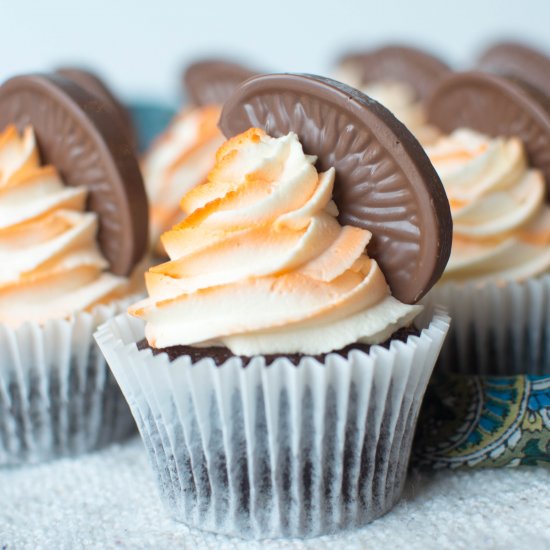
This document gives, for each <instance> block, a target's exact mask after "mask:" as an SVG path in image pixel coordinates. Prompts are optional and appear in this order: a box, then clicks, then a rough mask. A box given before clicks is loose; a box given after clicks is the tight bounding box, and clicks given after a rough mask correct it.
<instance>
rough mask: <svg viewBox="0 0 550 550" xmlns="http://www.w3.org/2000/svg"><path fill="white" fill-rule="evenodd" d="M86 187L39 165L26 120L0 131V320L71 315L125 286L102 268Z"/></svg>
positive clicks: (16, 321)
mask: <svg viewBox="0 0 550 550" xmlns="http://www.w3.org/2000/svg"><path fill="white" fill-rule="evenodd" d="M86 194H87V191H86V188H84V187H68V186H65V185H64V184H63V182H62V181H61V179H60V177H59V174H58V173H57V171H56V169H55V168H54V167H53V166H41V165H40V158H39V154H38V149H37V146H36V142H35V138H34V133H33V130H32V128H30V127H27V128H25V130H24V132H23V134H22V135H20V134H19V132H18V131H17V129H16V128H15V127H14V126H9V127H8V128H7V129H6V130H5V131H4V132H2V133H1V134H0V322H2V323H5V324H8V325H10V326H17V325H19V324H21V323H22V322H24V321H35V322H39V323H42V322H45V321H47V320H48V319H56V318H64V317H69V316H70V315H71V314H74V313H75V312H78V311H83V310H87V309H89V308H91V307H93V306H94V305H96V304H99V303H102V302H107V301H110V300H111V299H113V298H114V297H116V296H118V295H119V294H120V293H121V292H122V291H123V290H124V289H125V288H126V285H127V283H128V281H127V279H125V278H122V277H116V276H114V275H112V274H110V273H107V272H106V271H105V270H106V269H107V267H108V263H107V261H106V260H105V258H104V257H103V255H102V254H101V252H100V250H99V248H98V245H97V243H96V233H97V215H96V214H95V213H93V212H85V202H86Z"/></svg>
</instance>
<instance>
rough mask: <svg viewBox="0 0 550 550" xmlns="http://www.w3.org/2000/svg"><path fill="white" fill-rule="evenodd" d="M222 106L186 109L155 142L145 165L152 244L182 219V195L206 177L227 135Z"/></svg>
mask: <svg viewBox="0 0 550 550" xmlns="http://www.w3.org/2000/svg"><path fill="white" fill-rule="evenodd" d="M219 115H220V108H219V107H218V106H213V105H210V106H206V107H198V108H195V109H185V110H183V111H182V112H181V113H180V114H179V115H178V116H177V117H176V118H175V119H174V120H173V122H172V123H171V124H170V126H169V128H168V129H167V130H166V132H164V134H163V135H162V136H160V138H159V139H158V140H157V141H156V142H155V143H154V145H153V146H152V148H151V150H150V151H149V152H148V153H147V155H146V156H145V158H144V160H143V163H142V169H143V177H144V180H145V187H146V190H147V195H148V197H149V204H150V220H149V221H150V228H151V230H150V234H151V244H152V246H153V247H155V248H156V249H157V251H158V252H162V247H159V244H160V243H159V238H160V235H161V234H162V233H163V232H164V231H166V230H168V229H170V228H171V227H172V226H173V225H174V224H175V223H177V222H179V221H180V220H181V217H182V216H181V210H180V209H179V206H178V203H179V200H180V198H181V197H182V196H183V195H184V194H185V193H187V191H190V190H191V189H193V188H194V187H195V186H197V185H199V184H201V183H203V182H204V181H206V176H207V175H208V172H209V171H210V170H211V169H212V167H213V166H214V160H215V155H216V151H217V149H218V148H219V147H220V145H221V144H222V143H223V141H224V140H223V136H222V134H221V132H220V131H219V129H218V127H217V123H218V119H219Z"/></svg>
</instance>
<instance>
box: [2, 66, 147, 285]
mask: <svg viewBox="0 0 550 550" xmlns="http://www.w3.org/2000/svg"><path fill="white" fill-rule="evenodd" d="M8 124H15V125H16V126H17V127H18V128H19V130H22V129H23V128H24V127H25V126H27V125H31V126H32V127H33V128H34V131H35V134H36V139H37V143H38V147H39V150H40V156H41V159H42V162H43V163H45V164H51V165H53V166H55V168H57V170H58V171H59V173H60V175H61V177H62V179H63V181H64V182H65V183H66V184H67V185H73V186H80V185H84V186H86V187H87V188H88V203H87V208H88V210H92V211H94V212H96V213H97V214H98V219H99V230H98V242H99V245H100V247H101V250H102V252H103V254H104V255H105V257H106V258H107V260H108V261H109V263H110V269H111V271H112V272H113V273H115V274H117V275H128V274H130V273H131V271H132V269H133V267H134V266H135V265H136V263H137V262H138V261H139V260H140V259H141V258H142V256H143V255H144V253H145V250H146V246H147V233H148V226H147V219H148V218H147V197H146V194H145V188H144V185H143V180H142V178H141V173H140V170H139V166H138V162H137V159H136V157H135V155H134V152H133V149H132V147H131V146H130V144H129V143H128V141H127V139H126V136H125V135H124V132H123V130H122V128H121V127H120V125H119V124H118V123H117V122H116V121H115V120H113V117H112V115H111V113H110V112H109V111H108V110H105V109H104V108H103V107H102V105H101V104H98V101H97V98H96V97H95V96H93V95H92V94H90V93H89V92H88V91H86V90H85V89H84V88H82V87H80V86H78V85H77V84H75V83H74V82H72V81H70V80H67V79H65V78H63V77H62V76H59V75H53V74H52V75H50V74H48V75H45V74H43V75H38V74H37V75H25V76H17V77H15V78H12V79H10V80H8V81H7V82H5V83H4V84H3V85H2V86H0V129H2V128H5V127H6V126H7V125H8Z"/></svg>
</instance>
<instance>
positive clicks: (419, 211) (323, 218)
mask: <svg viewBox="0 0 550 550" xmlns="http://www.w3.org/2000/svg"><path fill="white" fill-rule="evenodd" d="M220 127H221V129H222V131H223V132H224V134H225V136H226V137H227V138H230V139H229V140H228V141H227V142H226V143H225V144H224V145H223V146H222V147H221V148H220V149H219V151H218V153H217V156H216V165H215V167H214V168H213V170H212V171H211V172H210V174H209V176H208V180H207V182H206V183H205V184H203V185H201V186H198V187H196V188H195V189H194V190H192V191H190V192H189V193H187V194H186V195H185V196H184V197H183V199H182V201H181V205H182V208H183V210H184V212H185V213H186V214H187V216H186V217H185V219H184V220H183V221H182V222H181V223H180V224H178V225H177V226H175V227H174V228H173V229H172V230H171V231H169V232H167V233H165V234H164V235H163V244H164V246H165V248H166V250H167V252H168V254H169V256H170V261H168V262H166V263H164V264H161V265H159V266H156V267H154V268H152V269H151V270H150V271H149V272H148V273H147V275H146V282H147V286H148V290H149V298H148V299H146V300H144V301H142V302H140V303H138V304H135V305H134V306H132V307H131V308H130V312H131V313H132V315H133V316H134V317H130V316H128V315H121V316H118V317H117V318H115V319H113V320H112V321H110V322H108V323H106V324H105V325H104V326H102V327H100V329H99V330H98V332H97V333H96V339H97V341H98V343H99V345H100V347H101V349H102V351H103V352H104V354H105V356H106V358H107V361H108V362H109V365H110V366H111V368H112V369H113V372H114V373H115V376H116V377H117V380H118V381H119V383H120V385H121V388H122V390H123V392H124V394H125V396H126V398H127V399H128V402H129V404H130V407H131V409H132V411H133V413H134V416H135V418H136V421H137V423H138V426H139V429H140V432H141V435H142V437H143V440H144V443H145V446H146V448H147V451H148V453H149V457H150V459H151V462H152V465H153V468H154V470H155V472H156V475H157V480H158V483H159V487H160V492H161V496H162V498H163V501H164V503H165V505H166V507H167V510H168V511H169V513H170V514H171V515H172V516H173V517H174V518H175V519H177V520H179V521H182V522H184V523H186V524H188V525H192V526H196V527H200V528H202V529H206V530H210V531H215V532H219V533H225V534H231V535H238V536H242V537H246V538H262V537H284V536H300V537H307V536H315V535H320V534H324V533H333V532H337V531H339V530H342V529H348V528H354V527H359V526H362V525H365V524H366V523H368V522H370V521H372V520H373V519H375V518H377V517H378V516H380V515H382V514H384V513H385V512H387V511H388V510H389V509H390V508H391V507H392V506H393V505H394V504H395V503H396V502H397V500H398V499H399V497H400V494H401V490H402V488H403V484H404V481H405V477H406V471H407V465H408V461H409V455H410V450H411V441H412V435H413V432H414V427H415V423H416V418H417V415H418V409H419V406H420V402H421V400H422V396H423V394H424V390H425V388H426V384H427V382H428V378H429V376H430V373H431V371H432V368H433V365H434V363H435V360H436V358H437V355H438V353H439V350H440V347H441V345H442V342H443V339H444V337H445V334H446V331H447V329H448V323H449V319H448V317H447V316H446V315H445V314H444V313H442V312H440V311H435V312H434V311H433V310H429V311H424V312H423V314H422V316H421V317H419V314H420V311H421V307H419V306H418V305H416V302H417V301H418V300H419V299H420V298H421V297H422V296H423V295H424V294H425V292H427V291H428V290H429V288H430V287H431V286H432V285H433V284H434V283H435V281H436V280H437V279H438V278H439V276H440V274H441V272H442V271H443V269H444V266H445V264H446V262H447V259H448V255H449V248H450V237H451V219H450V213H449V206H448V203H447V200H446V197H445V195H444V193H443V190H442V187H441V183H440V181H439V179H438V178H437V175H436V173H435V171H434V170H433V167H432V166H431V164H430V163H429V161H428V159H427V157H426V155H425V153H424V152H423V150H422V148H421V146H420V145H419V144H418V142H417V141H416V140H415V139H414V138H413V137H412V135H411V134H410V132H408V131H407V130H406V128H405V127H404V126H403V125H402V124H401V123H399V122H398V121H397V120H396V119H395V117H394V116H393V115H392V114H391V113H390V112H389V111H387V110H386V109H385V108H383V107H382V106H380V105H379V104H377V103H376V102H374V101H372V100H370V99H369V98H367V97H366V96H364V95H363V94H361V93H359V92H357V91H356V90H353V89H351V88H349V87H347V86H343V85H342V84H340V83H337V82H335V81H332V80H328V79H323V78H321V77H317V76H312V75H290V74H287V75H263V76H258V77H254V78H252V79H250V80H248V81H247V82H245V83H244V84H243V85H242V86H240V87H239V88H238V89H237V90H236V92H235V93H234V95H233V96H232V97H231V98H230V99H229V100H228V101H227V102H226V104H225V106H224V109H223V112H222V116H221V119H220ZM312 155H315V156H312ZM388 284H389V286H388ZM413 321H414V325H413ZM144 336H145V339H144Z"/></svg>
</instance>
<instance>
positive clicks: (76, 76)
mask: <svg viewBox="0 0 550 550" xmlns="http://www.w3.org/2000/svg"><path fill="white" fill-rule="evenodd" d="M55 72H56V73H57V74H60V75H61V76H64V77H65V78H67V79H69V80H72V81H73V82H75V83H76V84H78V85H79V86H81V87H82V88H84V89H85V90H87V91H88V92H90V93H91V94H93V95H95V96H96V97H98V98H99V99H101V100H102V101H104V102H105V103H106V104H107V105H108V106H109V107H110V108H111V109H112V110H113V111H114V112H115V114H116V116H117V117H118V118H119V122H120V124H121V125H122V127H123V128H124V131H125V132H126V137H127V139H128V141H129V142H130V143H132V144H134V145H135V143H136V137H135V136H136V134H135V130H134V125H133V123H132V117H131V116H130V113H129V112H128V110H127V109H126V107H124V105H122V103H121V102H120V101H119V100H118V99H117V97H116V96H115V95H114V94H113V92H112V91H111V90H110V89H109V87H108V86H107V84H105V82H104V81H103V80H101V78H99V76H97V75H95V74H94V73H92V72H90V71H86V70H84V69H79V68H77V67H62V68H60V69H57V70H56V71H55Z"/></svg>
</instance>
